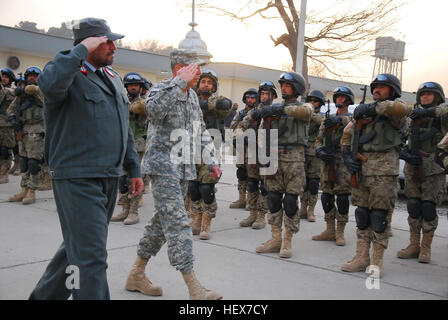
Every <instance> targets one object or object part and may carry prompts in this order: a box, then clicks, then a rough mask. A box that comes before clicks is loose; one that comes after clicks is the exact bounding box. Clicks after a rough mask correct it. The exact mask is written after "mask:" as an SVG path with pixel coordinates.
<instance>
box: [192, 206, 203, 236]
mask: <svg viewBox="0 0 448 320" xmlns="http://www.w3.org/2000/svg"><path fill="white" fill-rule="evenodd" d="M190 216H191V221H190V227H191V231H192V232H193V235H194V236H196V235H198V234H199V233H200V232H201V224H202V214H201V213H196V212H194V211H190Z"/></svg>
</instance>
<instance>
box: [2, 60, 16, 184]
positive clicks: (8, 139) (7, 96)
mask: <svg viewBox="0 0 448 320" xmlns="http://www.w3.org/2000/svg"><path fill="white" fill-rule="evenodd" d="M4 70H5V69H2V84H1V85H0V183H8V181H9V179H8V170H9V168H10V166H11V149H12V148H14V146H15V145H16V139H15V133H14V128H13V126H12V124H11V123H10V122H8V116H7V115H6V111H7V109H8V107H9V105H10V104H11V102H12V101H13V100H14V98H15V96H14V90H13V89H11V88H10V87H11V83H10V82H11V78H10V76H9V73H7V72H6V71H4ZM6 70H8V71H9V69H6ZM12 75H13V76H14V74H13V73H12ZM14 78H15V77H14Z"/></svg>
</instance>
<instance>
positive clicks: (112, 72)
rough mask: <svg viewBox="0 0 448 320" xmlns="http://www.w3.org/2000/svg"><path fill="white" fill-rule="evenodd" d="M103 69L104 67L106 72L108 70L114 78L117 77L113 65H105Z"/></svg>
mask: <svg viewBox="0 0 448 320" xmlns="http://www.w3.org/2000/svg"><path fill="white" fill-rule="evenodd" d="M103 69H104V72H106V73H107V74H108V75H109V76H111V77H112V78H114V77H115V73H116V72H115V71H114V70H113V69H112V68H111V67H109V66H105V67H104V68H103Z"/></svg>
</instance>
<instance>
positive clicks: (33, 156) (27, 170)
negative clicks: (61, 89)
mask: <svg viewBox="0 0 448 320" xmlns="http://www.w3.org/2000/svg"><path fill="white" fill-rule="evenodd" d="M40 73H41V71H40V69H39V68H37V67H31V68H28V69H27V70H26V71H25V74H24V76H25V81H26V82H27V81H28V77H29V75H30V74H36V75H37V76H39V75H40ZM8 114H9V116H8V118H9V120H10V122H11V123H12V124H13V126H16V127H17V129H19V128H20V127H22V129H21V130H20V131H19V134H20V139H19V142H18V143H19V156H20V159H19V164H20V172H21V175H22V179H21V181H20V186H21V187H22V191H21V192H20V193H18V194H15V195H13V196H11V197H10V198H9V199H8V201H11V202H22V203H23V204H30V203H34V202H35V201H36V195H35V192H36V190H37V189H38V188H39V186H40V185H41V183H42V179H41V178H42V175H41V172H40V171H41V165H42V162H43V159H44V137H45V129H44V115H43V96H42V94H41V92H40V89H39V87H38V86H37V83H34V84H28V83H27V84H26V85H25V86H24V87H22V86H19V87H18V88H16V98H15V100H14V102H13V103H12V105H11V109H10V111H8Z"/></svg>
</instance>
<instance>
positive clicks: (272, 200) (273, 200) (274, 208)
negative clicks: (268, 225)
mask: <svg viewBox="0 0 448 320" xmlns="http://www.w3.org/2000/svg"><path fill="white" fill-rule="evenodd" d="M282 196H283V194H281V193H280V192H276V191H268V207H269V211H270V212H271V213H276V212H278V211H279V210H280V209H281V208H282Z"/></svg>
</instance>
